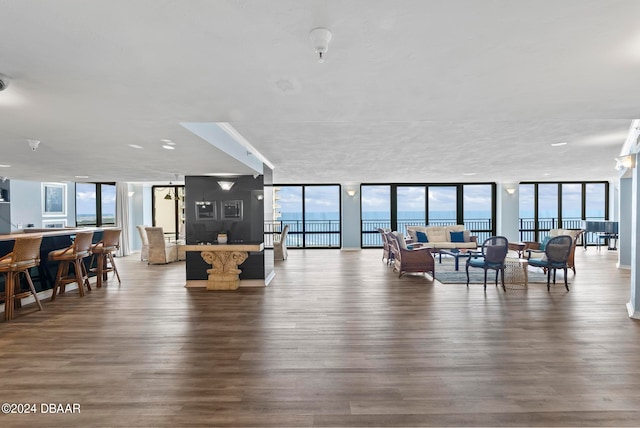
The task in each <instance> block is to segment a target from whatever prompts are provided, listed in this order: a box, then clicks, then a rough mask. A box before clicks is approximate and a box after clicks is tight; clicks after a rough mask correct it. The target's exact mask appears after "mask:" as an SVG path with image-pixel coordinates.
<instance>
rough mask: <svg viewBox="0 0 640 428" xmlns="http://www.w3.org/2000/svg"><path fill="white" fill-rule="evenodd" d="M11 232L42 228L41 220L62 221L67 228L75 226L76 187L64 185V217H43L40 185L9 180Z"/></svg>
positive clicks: (70, 184)
mask: <svg viewBox="0 0 640 428" xmlns="http://www.w3.org/2000/svg"><path fill="white" fill-rule="evenodd" d="M10 192H11V196H10V197H11V223H12V227H11V230H12V231H15V230H18V229H22V228H26V227H27V225H29V224H33V226H34V227H36V228H40V227H43V223H42V221H43V220H60V219H64V220H66V222H67V226H75V225H76V186H75V183H66V211H67V212H66V215H65V216H51V217H49V216H48V217H44V216H43V215H42V211H43V209H42V183H41V182H39V181H22V180H11V189H10Z"/></svg>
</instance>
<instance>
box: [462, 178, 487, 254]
mask: <svg viewBox="0 0 640 428" xmlns="http://www.w3.org/2000/svg"><path fill="white" fill-rule="evenodd" d="M492 201H493V187H492V186H491V185H490V184H465V185H464V187H463V195H462V209H463V211H462V217H463V220H464V222H463V223H464V226H465V229H467V230H472V231H473V232H474V235H476V236H477V237H478V243H480V244H481V243H482V242H484V240H485V239H487V238H488V237H489V236H491V235H492V231H493V229H494V228H493V204H492Z"/></svg>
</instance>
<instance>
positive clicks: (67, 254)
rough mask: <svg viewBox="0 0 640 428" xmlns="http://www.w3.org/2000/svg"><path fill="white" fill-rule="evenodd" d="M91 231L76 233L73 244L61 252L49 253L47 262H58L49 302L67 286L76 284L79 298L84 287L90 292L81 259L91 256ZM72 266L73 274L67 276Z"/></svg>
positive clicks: (82, 294) (87, 275)
mask: <svg viewBox="0 0 640 428" xmlns="http://www.w3.org/2000/svg"><path fill="white" fill-rule="evenodd" d="M92 238H93V231H89V232H77V233H76V239H75V240H74V241H73V244H71V246H69V247H67V248H63V249H61V250H54V251H51V252H50V253H49V260H51V261H54V262H59V265H58V273H57V275H56V282H55V284H54V285H53V293H52V294H51V300H54V299H55V298H56V292H57V291H58V289H60V293H64V291H65V287H66V285H67V284H71V283H73V282H76V283H77V284H78V292H79V293H80V297H82V296H84V286H85V285H86V286H87V289H88V290H91V285H89V274H88V273H87V268H86V267H85V265H84V263H83V261H82V260H83V259H84V258H85V257H88V256H90V255H91V239H92ZM70 265H73V270H74V272H73V274H72V275H70V274H69V266H70Z"/></svg>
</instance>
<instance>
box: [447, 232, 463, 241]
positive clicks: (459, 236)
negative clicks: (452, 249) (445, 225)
mask: <svg viewBox="0 0 640 428" xmlns="http://www.w3.org/2000/svg"><path fill="white" fill-rule="evenodd" d="M449 234H450V235H451V242H464V232H449Z"/></svg>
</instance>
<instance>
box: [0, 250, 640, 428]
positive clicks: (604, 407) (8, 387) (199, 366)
mask: <svg viewBox="0 0 640 428" xmlns="http://www.w3.org/2000/svg"><path fill="white" fill-rule="evenodd" d="M381 254H382V250H363V251H354V252H349V251H345V252H340V251H338V250H290V251H289V259H288V260H286V261H284V262H276V273H277V275H276V277H275V279H274V280H273V282H272V283H271V285H270V286H269V287H268V288H258V289H256V288H251V289H240V290H239V291H235V292H233V291H231V292H226V291H224V292H207V291H204V290H198V289H185V288H184V287H183V284H184V280H185V272H184V264H183V262H182V263H174V264H170V265H154V266H148V265H147V264H145V263H141V262H140V261H139V258H138V257H139V256H137V255H133V256H130V257H126V258H118V259H116V263H117V264H118V269H119V271H120V276H121V277H122V284H121V285H118V282H117V281H116V280H115V279H113V278H112V277H111V276H109V280H108V281H107V282H106V283H105V284H104V286H103V287H102V288H100V289H97V288H95V287H92V288H93V291H91V292H87V294H86V296H85V297H83V298H79V297H78V294H77V290H71V291H67V293H65V294H63V295H61V296H58V297H57V298H56V300H55V301H53V302H50V301H48V299H47V300H45V301H44V302H43V305H44V311H42V312H37V311H35V305H27V306H25V307H24V308H22V309H20V310H18V311H17V313H16V318H15V319H14V320H13V321H10V322H0V361H1V364H0V402H2V403H4V402H7V403H35V404H36V405H37V411H38V412H37V413H36V414H9V415H2V414H0V425H1V426H3V427H33V426H48V427H52V426H67V427H70V426H74V427H75V426H77V427H89V426H123V427H124V426H126V427H140V426H144V427H147V426H231V427H241V426H276V427H287V426H299V427H307V426H340V427H344V426H363V427H370V426H640V323H639V322H638V321H635V320H632V319H630V318H628V315H627V311H626V308H625V304H626V302H627V301H628V300H629V296H630V285H629V284H630V279H629V278H630V275H629V272H628V271H623V270H618V269H616V268H615V261H616V253H615V252H607V251H601V252H598V251H596V250H595V249H593V248H590V249H589V250H588V251H586V252H585V251H584V250H581V249H579V250H578V252H577V254H576V257H577V261H576V265H577V274H576V275H575V277H573V274H572V273H570V274H569V275H570V276H571V277H573V279H572V283H571V291H570V292H566V291H565V290H564V287H563V285H562V283H561V282H559V283H558V284H557V285H556V286H555V287H553V288H552V289H551V292H547V290H546V284H530V285H529V288H528V289H526V290H524V289H522V290H507V292H506V293H504V292H503V291H502V290H501V289H500V288H495V287H494V286H493V285H489V286H488V287H487V291H486V293H485V292H483V290H482V285H481V284H472V285H471V286H470V287H469V289H467V287H466V286H465V285H464V284H446V285H444V284H440V283H437V282H434V281H432V280H430V279H429V278H428V277H425V276H420V275H417V276H412V275H405V276H403V277H402V278H400V279H398V278H397V275H396V274H394V273H393V272H392V270H391V268H389V267H387V266H386V265H385V263H383V262H382V261H381V260H380V256H381ZM436 269H437V266H436ZM559 279H560V278H559ZM93 282H95V279H94V280H93ZM42 403H55V404H66V403H70V404H73V403H78V404H80V413H75V414H73V413H72V414H51V413H42V412H41V410H42V408H41V405H42Z"/></svg>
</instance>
